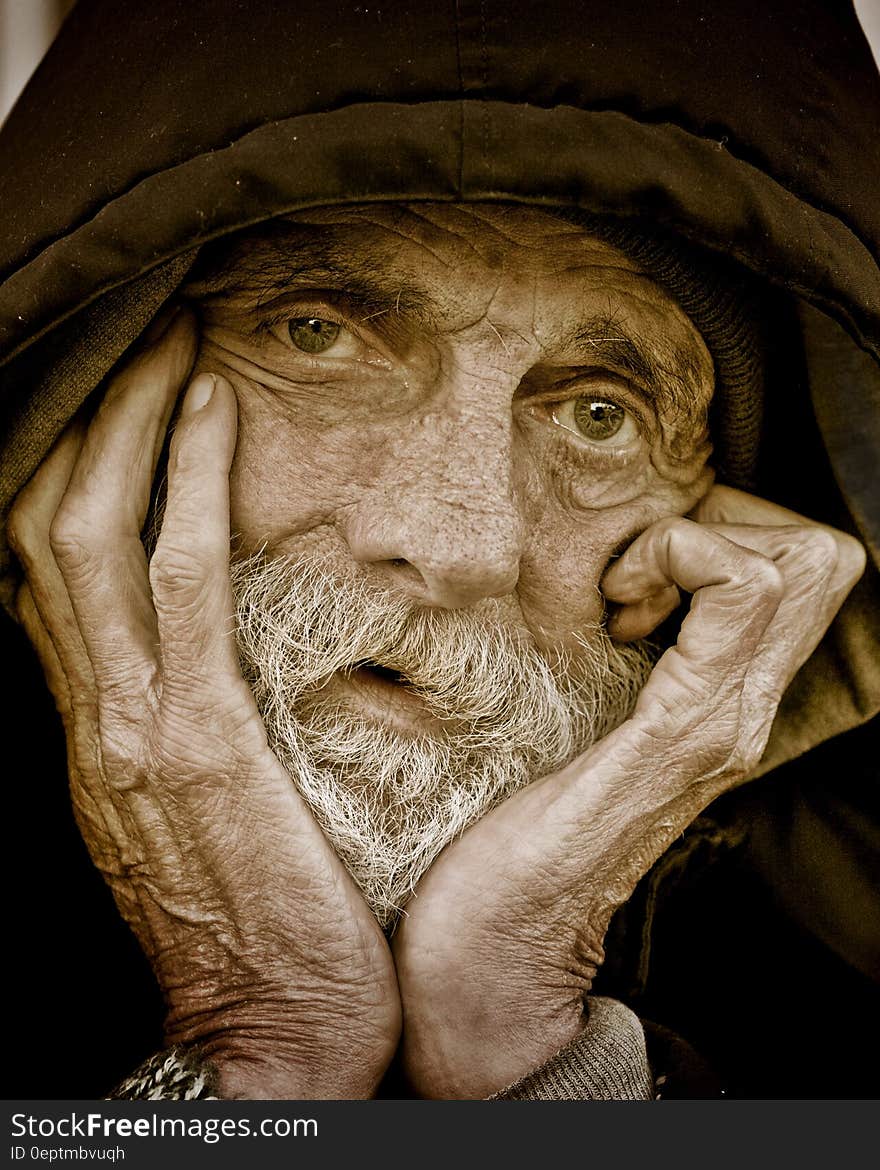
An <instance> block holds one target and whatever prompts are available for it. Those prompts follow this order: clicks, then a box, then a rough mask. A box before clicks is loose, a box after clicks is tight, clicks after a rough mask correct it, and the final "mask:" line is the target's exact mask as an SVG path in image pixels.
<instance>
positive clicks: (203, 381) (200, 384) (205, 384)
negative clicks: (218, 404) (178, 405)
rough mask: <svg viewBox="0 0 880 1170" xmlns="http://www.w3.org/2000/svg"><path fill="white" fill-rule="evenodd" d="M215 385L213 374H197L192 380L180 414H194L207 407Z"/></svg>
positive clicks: (215, 380)
mask: <svg viewBox="0 0 880 1170" xmlns="http://www.w3.org/2000/svg"><path fill="white" fill-rule="evenodd" d="M216 385H217V379H216V378H215V377H214V375H213V374H199V376H198V377H197V378H194V379H193V381H192V384H191V385H190V388H189V390H187V392H186V398H184V400H183V408H182V410H181V414H195V413H196V411H197V410H201V409H202V407H205V406H207V405H208V403H209V402H210V401H211V396H212V394H213V393H214V387H215V386H216Z"/></svg>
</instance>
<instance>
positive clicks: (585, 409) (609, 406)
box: [553, 394, 638, 447]
mask: <svg viewBox="0 0 880 1170" xmlns="http://www.w3.org/2000/svg"><path fill="white" fill-rule="evenodd" d="M553 421H554V422H555V423H558V424H559V425H560V426H562V427H565V428H566V430H569V431H574V432H575V433H576V434H578V435H580V436H582V437H583V438H585V439H589V440H590V442H591V443H605V444H607V445H608V446H612V447H621V446H625V444H627V443H629V442H630V441H631V440H632V439H633V438H634V437H635V436H636V435H637V434H638V425H637V424H636V421H635V419H634V418H633V416H632V415H631V414H630V413H629V412H628V411H627V410H626V409H625V408H624V407H622V406H621V405H620V403H619V402H615V401H613V399H610V398H597V397H596V396H594V395H592V394H582V395H580V397H578V398H569V399H568V400H567V401H566V402H560V403H559V405H558V406H556V407H555V408H554V409H553Z"/></svg>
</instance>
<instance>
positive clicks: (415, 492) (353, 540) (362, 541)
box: [345, 426, 524, 609]
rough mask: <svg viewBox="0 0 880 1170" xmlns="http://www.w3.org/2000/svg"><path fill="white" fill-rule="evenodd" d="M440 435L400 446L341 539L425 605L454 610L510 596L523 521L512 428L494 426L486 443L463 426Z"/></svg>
mask: <svg viewBox="0 0 880 1170" xmlns="http://www.w3.org/2000/svg"><path fill="white" fill-rule="evenodd" d="M423 429H424V427H423ZM436 434H437V435H441V434H442V435H443V436H444V437H443V439H442V441H435V442H433V443H431V444H430V447H429V448H428V449H425V447H424V446H422V445H419V444H416V445H415V446H416V447H417V448H418V447H419V446H421V449H416V450H411V451H409V452H406V453H405V454H404V453H403V452H401V451H400V449H399V448H398V450H397V452H396V458H393V459H392V460H391V461H390V463H391V464H392V465H393V469H392V467H391V466H389V468H388V471H389V474H388V476H387V478H386V481H385V483H383V484H382V485H380V486H378V487H377V489H376V490H373V491H369V492H368V493H367V494H365V496H364V497H363V498H362V499H361V500H360V501H359V502H358V504H357V506H356V507H355V509H354V511H353V512H352V513H351V514H350V516H349V521H348V525H347V531H346V534H345V535H346V539H347V541H348V545H349V549H350V550H351V553H352V556H353V557H354V559H355V560H356V561H358V562H359V563H361V564H364V565H369V566H370V568H371V570H372V571H373V572H374V573H377V574H379V575H380V576H381V577H383V578H384V580H385V582H386V583H387V584H389V585H391V586H392V587H394V588H395V589H399V590H401V591H402V592H404V593H405V594H406V595H407V596H408V597H410V598H411V599H412V600H414V601H417V602H419V603H420V604H422V605H427V606H437V607H439V608H443V609H459V608H463V607H465V606H469V605H474V604H476V603H477V602H478V601H481V600H482V599H483V598H486V597H501V596H504V595H506V594H509V593H511V592H512V591H513V589H514V588H515V587H516V583H517V580H518V578H519V567H520V557H521V555H522V545H523V527H524V525H523V518H522V515H521V509H520V507H519V504H518V502H517V496H518V493H517V491H516V488H515V484H514V476H513V460H512V451H511V438H510V427H509V426H505V427H499V428H496V430H495V433H494V438H493V441H492V442H490V443H488V444H487V442H486V441H481V440H480V439H475V436H474V434H473V432H471V431H469V430H468V429H467V428H463V427H452V428H448V427H438V428H436ZM406 469H410V470H409V471H408V473H407V471H406ZM395 472H396V474H395ZM401 472H403V474H401Z"/></svg>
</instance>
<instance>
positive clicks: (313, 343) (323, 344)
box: [287, 317, 341, 353]
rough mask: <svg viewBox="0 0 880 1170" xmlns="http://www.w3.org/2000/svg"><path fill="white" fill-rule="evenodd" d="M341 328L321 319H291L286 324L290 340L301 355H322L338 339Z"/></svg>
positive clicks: (332, 322)
mask: <svg viewBox="0 0 880 1170" xmlns="http://www.w3.org/2000/svg"><path fill="white" fill-rule="evenodd" d="M340 330H341V326H340V325H339V324H338V323H337V322H336V321H327V320H325V319H324V318H323V317H293V318H291V320H290V321H288V322H287V332H288V334H289V335H290V340H291V341H292V342H293V344H294V345H295V346H296V348H297V349H301V350H302V351H303V353H324V352H325V351H326V350H328V349H330V347H331V346H332V345H333V344H334V343H335V341H336V339H337V338H338V337H339V333H340Z"/></svg>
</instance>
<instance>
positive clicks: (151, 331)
mask: <svg viewBox="0 0 880 1170" xmlns="http://www.w3.org/2000/svg"><path fill="white" fill-rule="evenodd" d="M181 308H182V305H180V304H174V305H166V306H165V308H164V309H162V311H161V312H160V313H159V314H158V315H157V316H156V317H154V318H153V321H152V322H151V323H150V326H149V328H148V329H147V330H146V331H145V332H144V335H143V337H144V342H145V343H146V344H147V345H153V344H155V342H157V341H158V340H159V338H160V337H164V335H165V333H166V332H167V331H168V326H169V325H170V324H171V322H172V321H173V320H174V318H175V317H176V316H177V314H178V313H179V312H180V310H181Z"/></svg>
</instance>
